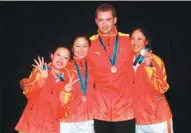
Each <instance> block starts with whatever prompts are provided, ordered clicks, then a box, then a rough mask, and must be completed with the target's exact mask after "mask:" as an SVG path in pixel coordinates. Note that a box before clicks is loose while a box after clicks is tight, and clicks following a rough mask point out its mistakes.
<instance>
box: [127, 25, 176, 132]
mask: <svg viewBox="0 0 191 133" xmlns="http://www.w3.org/2000/svg"><path fill="white" fill-rule="evenodd" d="M130 36H131V46H132V49H133V52H134V56H133V57H132V61H131V64H132V66H133V67H132V69H134V71H133V73H134V74H133V75H134V76H133V82H132V83H133V84H132V88H133V91H134V93H133V95H134V97H133V103H134V108H135V118H136V133H173V128H172V113H171V110H170V107H169V104H168V102H167V100H166V98H165V95H164V93H165V92H166V91H167V90H168V88H169V85H168V83H167V76H166V71H165V65H164V62H163V61H162V59H161V58H160V57H158V56H157V55H155V54H152V53H151V52H150V38H149V36H148V33H147V32H146V31H145V30H144V29H142V28H136V29H134V30H133V31H132V32H131V34H130ZM141 58H142V59H141Z"/></svg>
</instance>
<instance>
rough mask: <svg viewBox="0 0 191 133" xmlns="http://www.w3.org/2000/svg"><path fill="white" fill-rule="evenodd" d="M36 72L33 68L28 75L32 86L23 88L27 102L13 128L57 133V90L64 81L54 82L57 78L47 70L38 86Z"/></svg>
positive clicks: (27, 132) (30, 131)
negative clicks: (44, 77) (43, 80)
mask: <svg viewBox="0 0 191 133" xmlns="http://www.w3.org/2000/svg"><path fill="white" fill-rule="evenodd" d="M38 74H39V72H38V71H37V70H34V71H33V72H32V73H31V76H30V77H29V80H30V83H31V84H32V86H31V88H29V90H27V91H26V90H25V89H24V91H26V92H25V93H26V97H27V99H28V102H27V105H26V107H25V109H24V111H23V114H22V116H21V118H20V120H19V122H18V124H17V125H16V127H15V129H16V130H17V131H20V132H26V133H59V120H58V107H59V104H60V102H59V97H58V92H59V91H60V90H61V89H63V86H64V82H63V81H58V82H57V83H55V82H56V80H57V79H56V78H55V76H54V75H53V74H52V73H51V72H50V71H49V76H48V78H47V79H46V80H45V82H44V84H42V86H41V87H39V85H38V84H39V83H38V82H39V81H38V80H36V79H37V77H38V76H37V75H38Z"/></svg>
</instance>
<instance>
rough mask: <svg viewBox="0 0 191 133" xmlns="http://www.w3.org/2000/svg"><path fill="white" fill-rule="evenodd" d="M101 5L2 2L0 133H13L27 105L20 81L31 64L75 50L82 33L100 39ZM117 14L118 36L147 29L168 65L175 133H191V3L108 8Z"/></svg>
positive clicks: (118, 4)
mask: <svg viewBox="0 0 191 133" xmlns="http://www.w3.org/2000/svg"><path fill="white" fill-rule="evenodd" d="M101 3H104V2H103V1H102V2H0V38H1V39H0V44H1V52H0V53H1V67H3V68H2V69H1V70H2V73H1V74H2V76H1V77H2V80H1V82H2V81H3V82H2V89H1V91H2V95H1V97H0V98H1V99H0V105H1V107H0V108H1V112H0V113H1V116H2V117H1V118H2V119H1V124H0V125H1V130H2V133H15V131H14V127H15V125H16V123H17V122H18V120H19V118H20V116H21V114H22V111H23V109H24V107H25V104H26V99H25V97H24V96H23V95H22V91H21V89H20V86H19V81H20V80H21V79H22V78H24V77H27V76H28V75H29V74H30V72H31V70H32V63H33V59H34V58H36V57H37V56H38V55H39V56H44V57H45V59H46V60H47V61H49V59H50V58H49V54H50V52H51V50H52V49H53V48H55V47H57V45H60V44H62V45H63V46H66V47H71V44H72V37H73V36H75V34H77V33H78V32H85V33H86V34H87V35H88V36H91V35H93V34H96V31H97V27H96V24H95V21H94V12H95V9H96V7H97V6H98V5H99V4H101ZM108 3H110V4H112V5H113V6H114V7H115V8H116V10H117V16H118V23H117V26H118V30H119V31H121V32H125V33H129V32H130V30H131V29H132V28H134V27H135V26H143V27H144V28H146V29H147V30H148V31H149V33H150V34H151V37H152V49H153V53H155V54H157V55H159V56H160V57H161V58H162V59H163V60H164V62H165V64H166V70H167V76H168V82H169V84H170V89H169V90H168V92H167V93H166V97H167V99H168V101H169V104H170V107H171V109H172V112H173V115H174V117H173V120H174V130H175V133H190V127H189V125H190V124H189V123H190V114H189V112H190V111H191V110H190V109H189V106H190V104H189V100H190V97H191V96H190V88H189V81H191V80H190V78H189V75H190V74H191V71H190V67H191V63H190V62H191V61H190V54H191V50H190V45H191V44H190V35H191V34H190V33H191V21H190V16H191V15H190V13H191V2H172V1H171V2H166V1H163V2H162V1H159V2H151V1H148V2H144V1H141V2H137V1H134V2H133V1H131V2H130V1H123V2H114V1H113V2H108Z"/></svg>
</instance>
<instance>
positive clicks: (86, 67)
mask: <svg viewBox="0 0 191 133" xmlns="http://www.w3.org/2000/svg"><path fill="white" fill-rule="evenodd" d="M74 64H75V67H76V70H77V73H78V78H79V79H80V88H81V91H82V93H83V94H84V95H85V94H86V90H87V83H88V64H87V62H86V61H85V77H84V82H83V80H82V74H81V72H80V69H79V66H78V64H77V63H76V62H75V61H74Z"/></svg>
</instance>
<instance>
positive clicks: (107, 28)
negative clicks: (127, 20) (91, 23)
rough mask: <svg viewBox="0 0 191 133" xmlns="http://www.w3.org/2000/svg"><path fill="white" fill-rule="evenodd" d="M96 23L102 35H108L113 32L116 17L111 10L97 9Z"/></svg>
mask: <svg viewBox="0 0 191 133" xmlns="http://www.w3.org/2000/svg"><path fill="white" fill-rule="evenodd" d="M95 21H96V24H97V26H98V29H99V30H100V32H101V33H102V34H104V35H110V34H112V32H113V28H114V26H115V24H116V22H117V18H116V17H113V15H112V11H111V10H108V11H104V12H103V11H98V13H97V18H96V19H95Z"/></svg>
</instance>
